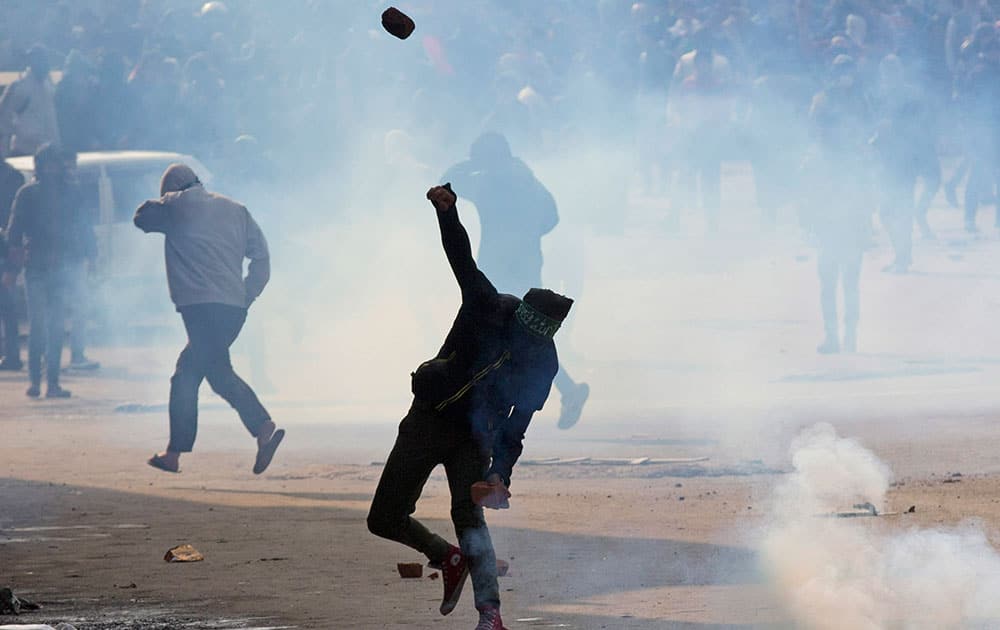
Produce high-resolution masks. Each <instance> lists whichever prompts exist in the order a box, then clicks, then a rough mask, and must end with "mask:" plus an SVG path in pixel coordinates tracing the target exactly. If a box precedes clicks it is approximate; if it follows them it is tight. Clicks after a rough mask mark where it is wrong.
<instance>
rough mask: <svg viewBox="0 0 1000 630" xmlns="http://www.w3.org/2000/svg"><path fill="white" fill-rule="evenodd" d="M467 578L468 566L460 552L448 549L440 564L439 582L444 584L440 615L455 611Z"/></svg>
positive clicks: (451, 548) (456, 548) (455, 549)
mask: <svg viewBox="0 0 1000 630" xmlns="http://www.w3.org/2000/svg"><path fill="white" fill-rule="evenodd" d="M468 577H469V565H468V563H466V561H465V556H463V555H462V550H461V549H459V548H458V547H449V548H448V555H447V556H445V557H444V560H443V561H442V562H441V578H442V579H441V581H442V582H444V599H442V600H441V609H440V610H441V614H442V615H447V614H448V613H450V612H451V611H453V610H455V606H457V605H458V598H459V597H461V596H462V587H463V586H465V580H466V578H468Z"/></svg>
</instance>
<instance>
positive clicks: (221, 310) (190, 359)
mask: <svg viewBox="0 0 1000 630" xmlns="http://www.w3.org/2000/svg"><path fill="white" fill-rule="evenodd" d="M160 195H161V196H160V198H159V199H153V200H150V201H146V202H145V203H143V204H142V205H141V206H139V209H138V210H136V213H135V220H134V221H135V225H136V227H138V228H139V229H141V230H142V231H143V232H146V233H149V232H160V233H163V234H164V235H165V236H166V240H165V247H166V258H167V284H168V285H169V287H170V298H171V299H172V300H173V302H174V304H175V305H176V306H177V311H178V312H179V313H180V314H181V318H182V319H183V320H184V328H185V329H186V330H187V336H188V343H187V346H185V347H184V350H183V351H182V352H181V355H180V358H178V359H177V368H176V370H175V371H174V375H173V377H172V378H171V379H170V443H169V444H168V445H167V450H166V451H164V452H162V453H158V454H156V455H153V457H152V458H150V459H149V462H148V463H149V465H150V466H152V467H154V468H158V469H160V470H163V471H166V472H174V473H176V472H180V464H179V462H180V456H181V453H189V452H191V449H192V448H193V447H194V441H195V434H196V433H197V429H198V389H199V388H200V387H201V382H202V381H203V380H208V384H209V385H210V386H211V387H212V389H213V390H214V391H215V393H217V394H218V395H219V396H221V397H222V398H223V399H225V401H226V402H228V403H229V404H230V405H231V406H232V407H233V408H234V409H235V410H236V411H237V413H239V416H240V420H242V421H243V424H244V426H246V428H247V430H248V431H249V432H250V435H252V436H254V437H255V438H257V458H256V461H255V462H254V467H253V472H254V474H258V475H259V474H260V473H262V472H264V470H266V469H267V467H268V465H270V463H271V459H272V458H273V457H274V453H275V451H276V450H277V448H278V445H279V444H281V441H282V439H284V437H285V431H284V429H277V428H276V427H275V424H274V422H273V421H272V420H271V416H270V415H269V414H268V412H267V410H266V409H264V406H263V405H261V403H260V401H259V400H258V399H257V395H256V394H255V393H254V391H253V390H252V389H250V386H249V385H247V384H246V383H245V382H244V381H243V379H241V378H240V377H239V376H238V375H237V374H236V372H235V371H233V365H232V362H231V360H230V357H229V347H230V346H231V345H232V344H233V342H234V341H236V338H237V337H238V336H239V334H240V330H241V329H242V328H243V324H244V323H245V322H246V318H247V310H248V309H249V308H250V305H251V304H253V302H254V300H256V299H257V297H258V296H259V295H260V294H261V292H262V291H263V290H264V286H265V285H266V284H267V281H268V279H269V278H270V274H271V263H270V255H269V254H268V249H267V241H266V240H265V238H264V234H263V233H262V232H261V230H260V228H259V227H258V226H257V223H256V222H255V221H254V220H253V217H252V216H250V213H249V212H248V211H247V209H246V208H245V207H244V206H242V205H241V204H239V203H237V202H236V201H233V200H232V199H230V198H228V197H224V196H222V195H219V194H215V193H210V192H208V191H207V190H205V188H204V186H202V184H201V181H200V180H199V179H198V176H197V175H196V174H195V173H194V171H192V170H191V168H190V167H188V166H185V165H184V164H172V165H170V166H169V167H168V168H167V170H166V171H165V172H164V173H163V178H162V179H161V181H160ZM244 259H249V260H250V265H249V268H248V271H247V276H246V278H244V277H243V260H244Z"/></svg>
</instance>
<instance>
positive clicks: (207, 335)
mask: <svg viewBox="0 0 1000 630" xmlns="http://www.w3.org/2000/svg"><path fill="white" fill-rule="evenodd" d="M179 310H180V312H181V317H182V318H183V319H184V328H185V329H186V330H187V336H188V343H187V346H185V348H184V350H183V351H182V352H181V356H180V358H178V359H177V368H176V369H175V370H174V375H173V377H172V378H171V379H170V444H169V445H168V446H167V450H168V451H171V452H175V453H188V452H190V451H191V449H192V448H193V447H194V439H195V435H196V434H197V432H198V389H199V388H200V387H201V382H202V381H203V380H206V379H207V380H208V384H209V385H210V386H211V387H212V390H213V391H215V393H216V394H218V395H219V396H221V397H222V398H223V399H225V401H226V402H228V403H229V404H230V405H231V406H232V407H233V409H235V410H236V412H237V413H238V414H239V415H240V420H242V421H243V424H244V425H245V426H246V428H247V430H248V431H250V435H252V436H254V437H257V434H258V433H259V432H260V428H261V426H262V425H263V424H264V423H265V422H267V421H268V420H270V419H271V417H270V416H269V415H268V413H267V410H265V409H264V407H263V405H261V404H260V401H259V400H257V395H256V394H254V393H253V390H252V389H250V386H249V385H247V384H246V383H244V382H243V379H241V378H240V377H239V376H237V374H236V372H234V371H233V364H232V362H231V361H230V359H229V346H231V345H232V344H233V342H234V341H236V337H238V336H239V334H240V330H241V329H242V328H243V323H244V322H245V321H246V319H247V311H246V309H243V308H237V307H235V306H227V305H224V304H195V305H193V306H185V307H183V308H181V309H179Z"/></svg>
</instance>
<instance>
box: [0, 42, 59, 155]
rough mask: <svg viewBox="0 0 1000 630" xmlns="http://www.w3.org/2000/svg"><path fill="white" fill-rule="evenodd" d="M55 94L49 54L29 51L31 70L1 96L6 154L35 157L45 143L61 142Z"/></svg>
mask: <svg viewBox="0 0 1000 630" xmlns="http://www.w3.org/2000/svg"><path fill="white" fill-rule="evenodd" d="M55 91H56V89H55V86H54V85H53V84H52V79H50V78H49V55H48V53H47V52H46V51H45V49H44V48H42V47H41V46H34V47H32V48H31V50H29V51H28V68H27V71H26V72H25V73H24V75H23V76H22V77H21V78H19V79H18V80H16V81H14V82H13V83H11V84H10V85H8V86H7V89H6V90H4V92H3V96H0V134H2V137H3V141H4V143H5V144H4V147H3V152H4V153H5V154H6V153H8V152H9V154H10V155H34V154H35V152H36V151H38V150H39V149H40V148H41V147H42V145H44V144H47V143H52V144H58V143H59V126H58V123H57V122H56V104H55Z"/></svg>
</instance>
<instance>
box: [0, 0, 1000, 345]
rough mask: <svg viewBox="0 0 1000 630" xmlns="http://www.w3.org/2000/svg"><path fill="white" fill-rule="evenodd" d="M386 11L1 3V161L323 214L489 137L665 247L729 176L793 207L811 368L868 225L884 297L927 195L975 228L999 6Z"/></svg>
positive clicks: (804, 2) (457, 0)
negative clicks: (561, 175)
mask: <svg viewBox="0 0 1000 630" xmlns="http://www.w3.org/2000/svg"><path fill="white" fill-rule="evenodd" d="M383 8H384V6H383V5H382V4H379V3H375V2H372V1H370V0H360V1H357V2H330V1H324V0H302V1H300V2H272V1H269V0H241V1H240V2H229V3H226V2H222V1H219V0H213V1H210V2H203V1H201V0H73V1H69V0H51V1H48V0H47V1H42V2H40V1H37V0H7V2H5V3H4V4H3V7H2V9H0V11H2V14H3V18H4V19H3V20H0V70H5V71H8V72H10V73H12V74H11V80H10V81H9V82H8V85H7V87H6V89H5V91H4V93H3V95H2V96H0V149H2V152H3V154H4V155H5V156H14V155H31V154H35V153H36V152H38V151H39V150H40V149H41V148H42V147H44V146H46V145H51V146H59V147H60V150H61V151H64V152H66V154H72V153H74V152H82V151H94V150H114V149H153V150H167V151H177V152H180V153H186V154H191V155H194V156H197V157H198V158H199V159H200V160H201V161H202V162H204V163H205V164H206V165H208V166H209V168H210V169H211V170H216V169H217V170H219V171H221V172H224V173H229V174H230V182H232V181H234V180H236V179H237V178H242V179H243V180H255V183H256V184H257V185H258V186H259V185H260V184H261V183H262V182H263V181H265V180H266V181H277V180H278V178H281V179H282V181H284V182H285V185H286V186H289V187H292V186H294V185H295V182H296V181H306V180H308V179H309V178H315V177H316V176H317V175H322V176H327V175H329V174H330V173H336V174H338V175H339V177H329V178H327V182H328V185H329V186H334V187H336V186H337V185H338V181H339V182H340V185H342V186H344V187H345V188H346V187H347V186H348V185H349V184H350V181H351V178H352V175H353V169H356V168H357V167H358V166H357V164H358V163H359V162H364V164H365V165H367V166H370V165H371V164H372V162H371V161H370V160H369V159H361V158H360V157H359V156H366V158H370V156H371V154H372V153H375V154H378V155H379V160H377V163H378V164H381V165H382V166H383V167H385V168H386V169H387V170H386V174H387V175H388V176H390V177H391V175H392V172H391V171H392V169H393V168H401V169H408V170H410V171H411V172H412V171H413V170H414V169H425V170H426V171H427V173H428V174H429V173H434V172H442V171H443V170H444V166H446V165H447V164H449V163H452V162H453V161H454V159H455V157H456V156H458V155H462V154H464V153H465V151H466V148H467V147H468V146H469V145H470V143H471V142H472V140H473V139H474V138H477V137H479V136H480V135H481V134H482V133H483V132H487V131H494V132H500V133H502V134H503V136H504V137H505V138H506V140H507V141H509V143H510V146H512V147H514V150H515V152H516V153H517V154H518V155H521V156H524V157H525V159H527V160H528V161H529V162H530V161H531V160H533V159H537V158H542V157H556V158H558V157H559V156H561V155H562V156H565V157H566V159H567V160H569V159H571V158H570V157H569V156H570V155H571V153H570V152H571V151H573V150H574V149H575V148H578V147H580V146H585V145H589V146H596V147H618V148H624V150H625V152H626V153H627V154H629V155H631V156H632V158H631V161H630V165H629V167H628V169H627V171H628V172H627V173H626V175H627V176H626V177H625V178H620V177H615V176H614V173H612V172H611V171H610V170H609V172H608V173H607V175H608V177H607V179H608V183H607V185H608V186H612V185H615V186H622V187H623V188H622V192H624V187H627V186H629V185H630V184H636V185H637V186H639V187H640V188H641V189H642V190H643V191H644V192H645V193H647V194H651V195H656V196H662V197H663V198H665V199H668V200H669V202H668V203H667V204H666V205H665V207H668V208H669V211H668V213H667V216H666V217H665V226H666V227H667V228H668V229H673V228H676V227H677V225H678V223H679V221H680V217H682V216H686V215H689V214H690V213H689V212H686V211H688V210H695V209H700V210H701V211H702V212H703V214H704V217H705V222H706V225H707V227H708V229H709V231H714V230H716V229H719V228H720V226H721V225H723V224H725V223H726V222H727V220H728V218H729V217H727V214H726V211H725V209H724V208H722V207H721V195H720V180H721V165H722V163H723V162H724V161H729V160H740V161H745V162H748V163H749V164H750V165H751V166H752V170H753V175H754V182H755V189H756V201H757V205H758V207H759V209H760V212H761V218H762V222H763V223H764V224H765V225H767V224H772V223H773V222H774V221H775V220H776V217H777V216H779V213H778V211H779V209H781V208H782V207H785V206H793V207H795V208H797V210H798V217H799V223H800V224H801V226H802V227H803V228H805V230H806V232H807V233H808V234H809V235H810V237H811V239H812V240H813V241H814V242H815V244H816V245H817V247H818V248H819V252H820V253H819V256H818V261H819V273H820V278H821V284H822V291H821V295H822V305H823V309H822V310H823V313H824V319H825V321H826V333H827V334H826V339H825V341H824V343H823V345H821V347H820V350H821V351H823V352H834V351H838V350H840V349H841V348H842V347H845V348H847V349H853V348H854V347H855V345H856V328H857V319H858V310H859V307H858V302H859V297H858V279H859V276H860V268H861V260H862V254H863V252H864V250H865V249H866V248H867V247H868V246H870V244H871V241H872V225H873V222H872V217H873V214H874V213H876V212H877V213H878V215H879V217H880V223H881V225H882V226H883V228H884V229H885V230H886V232H887V233H888V235H889V237H890V240H891V243H892V246H893V249H894V252H895V259H894V261H893V262H892V264H891V265H890V266H889V268H888V269H887V270H889V271H896V272H905V271H907V270H908V269H909V267H910V265H911V263H912V234H913V229H914V225H916V226H917V227H919V229H920V231H921V233H922V234H923V235H924V236H925V237H927V238H933V236H934V230H933V226H932V225H931V224H930V222H929V221H928V219H927V209H928V207H929V205H930V203H931V200H932V199H933V197H934V196H935V195H936V194H937V192H938V190H939V189H940V188H941V186H942V184H943V186H944V191H945V194H946V197H947V199H948V200H949V202H951V203H952V204H953V205H955V206H958V205H961V206H963V207H964V221H965V228H966V230H968V231H969V232H975V231H977V230H978V224H977V216H978V212H979V209H980V208H981V207H982V206H984V205H986V204H995V203H996V199H997V180H998V175H1000V151H998V139H1000V111H998V109H997V104H998V103H1000V99H998V98H997V96H998V94H997V91H998V90H1000V87H998V86H1000V81H998V80H997V79H998V78H1000V36H998V33H1000V1H997V0H769V1H768V2H753V1H750V0H717V1H713V2H705V1H702V0H641V1H638V2H629V1H627V0H590V1H588V2H582V1H577V0H547V1H546V2H542V3H540V2H537V1H535V0H504V1H502V2H501V1H499V0H408V1H405V2H400V3H399V8H400V9H402V10H403V11H405V12H406V13H408V14H409V15H410V16H412V17H413V19H414V20H415V22H416V24H417V31H416V33H415V34H414V35H413V36H412V37H411V38H410V39H409V40H408V41H406V42H402V43H401V42H398V41H396V40H393V39H392V38H391V36H390V35H388V34H387V33H385V32H384V31H382V30H381V28H380V26H379V23H378V16H379V14H380V13H381V11H382V9H383ZM944 152H947V153H948V155H949V156H951V157H954V158H955V162H956V164H957V168H955V169H953V171H952V172H951V173H950V176H949V177H948V178H947V180H944V179H943V177H942V168H941V163H940V159H939V156H940V155H942V154H943V153H944ZM430 177H433V176H432V175H431V176H430ZM623 179H624V180H626V182H625V183H622V180H623ZM340 180H343V181H340ZM329 182H332V183H329ZM959 190H962V191H963V194H964V196H963V198H962V199H958V194H957V192H958V191H959ZM272 195H273V196H278V195H277V194H275V193H274V192H273V191H272ZM8 196H9V195H8ZM611 197H612V198H620V195H617V196H616V195H611ZM5 198H6V197H5ZM5 198H4V199H5ZM4 199H0V205H7V207H5V208H4V214H8V210H9V200H7V201H4ZM8 232H9V230H8ZM838 287H841V288H842V289H843V293H844V316H843V324H844V335H843V338H841V336H840V330H839V325H838V323H837V322H838V315H837V299H836V297H837V293H838ZM8 310H9V309H8Z"/></svg>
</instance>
